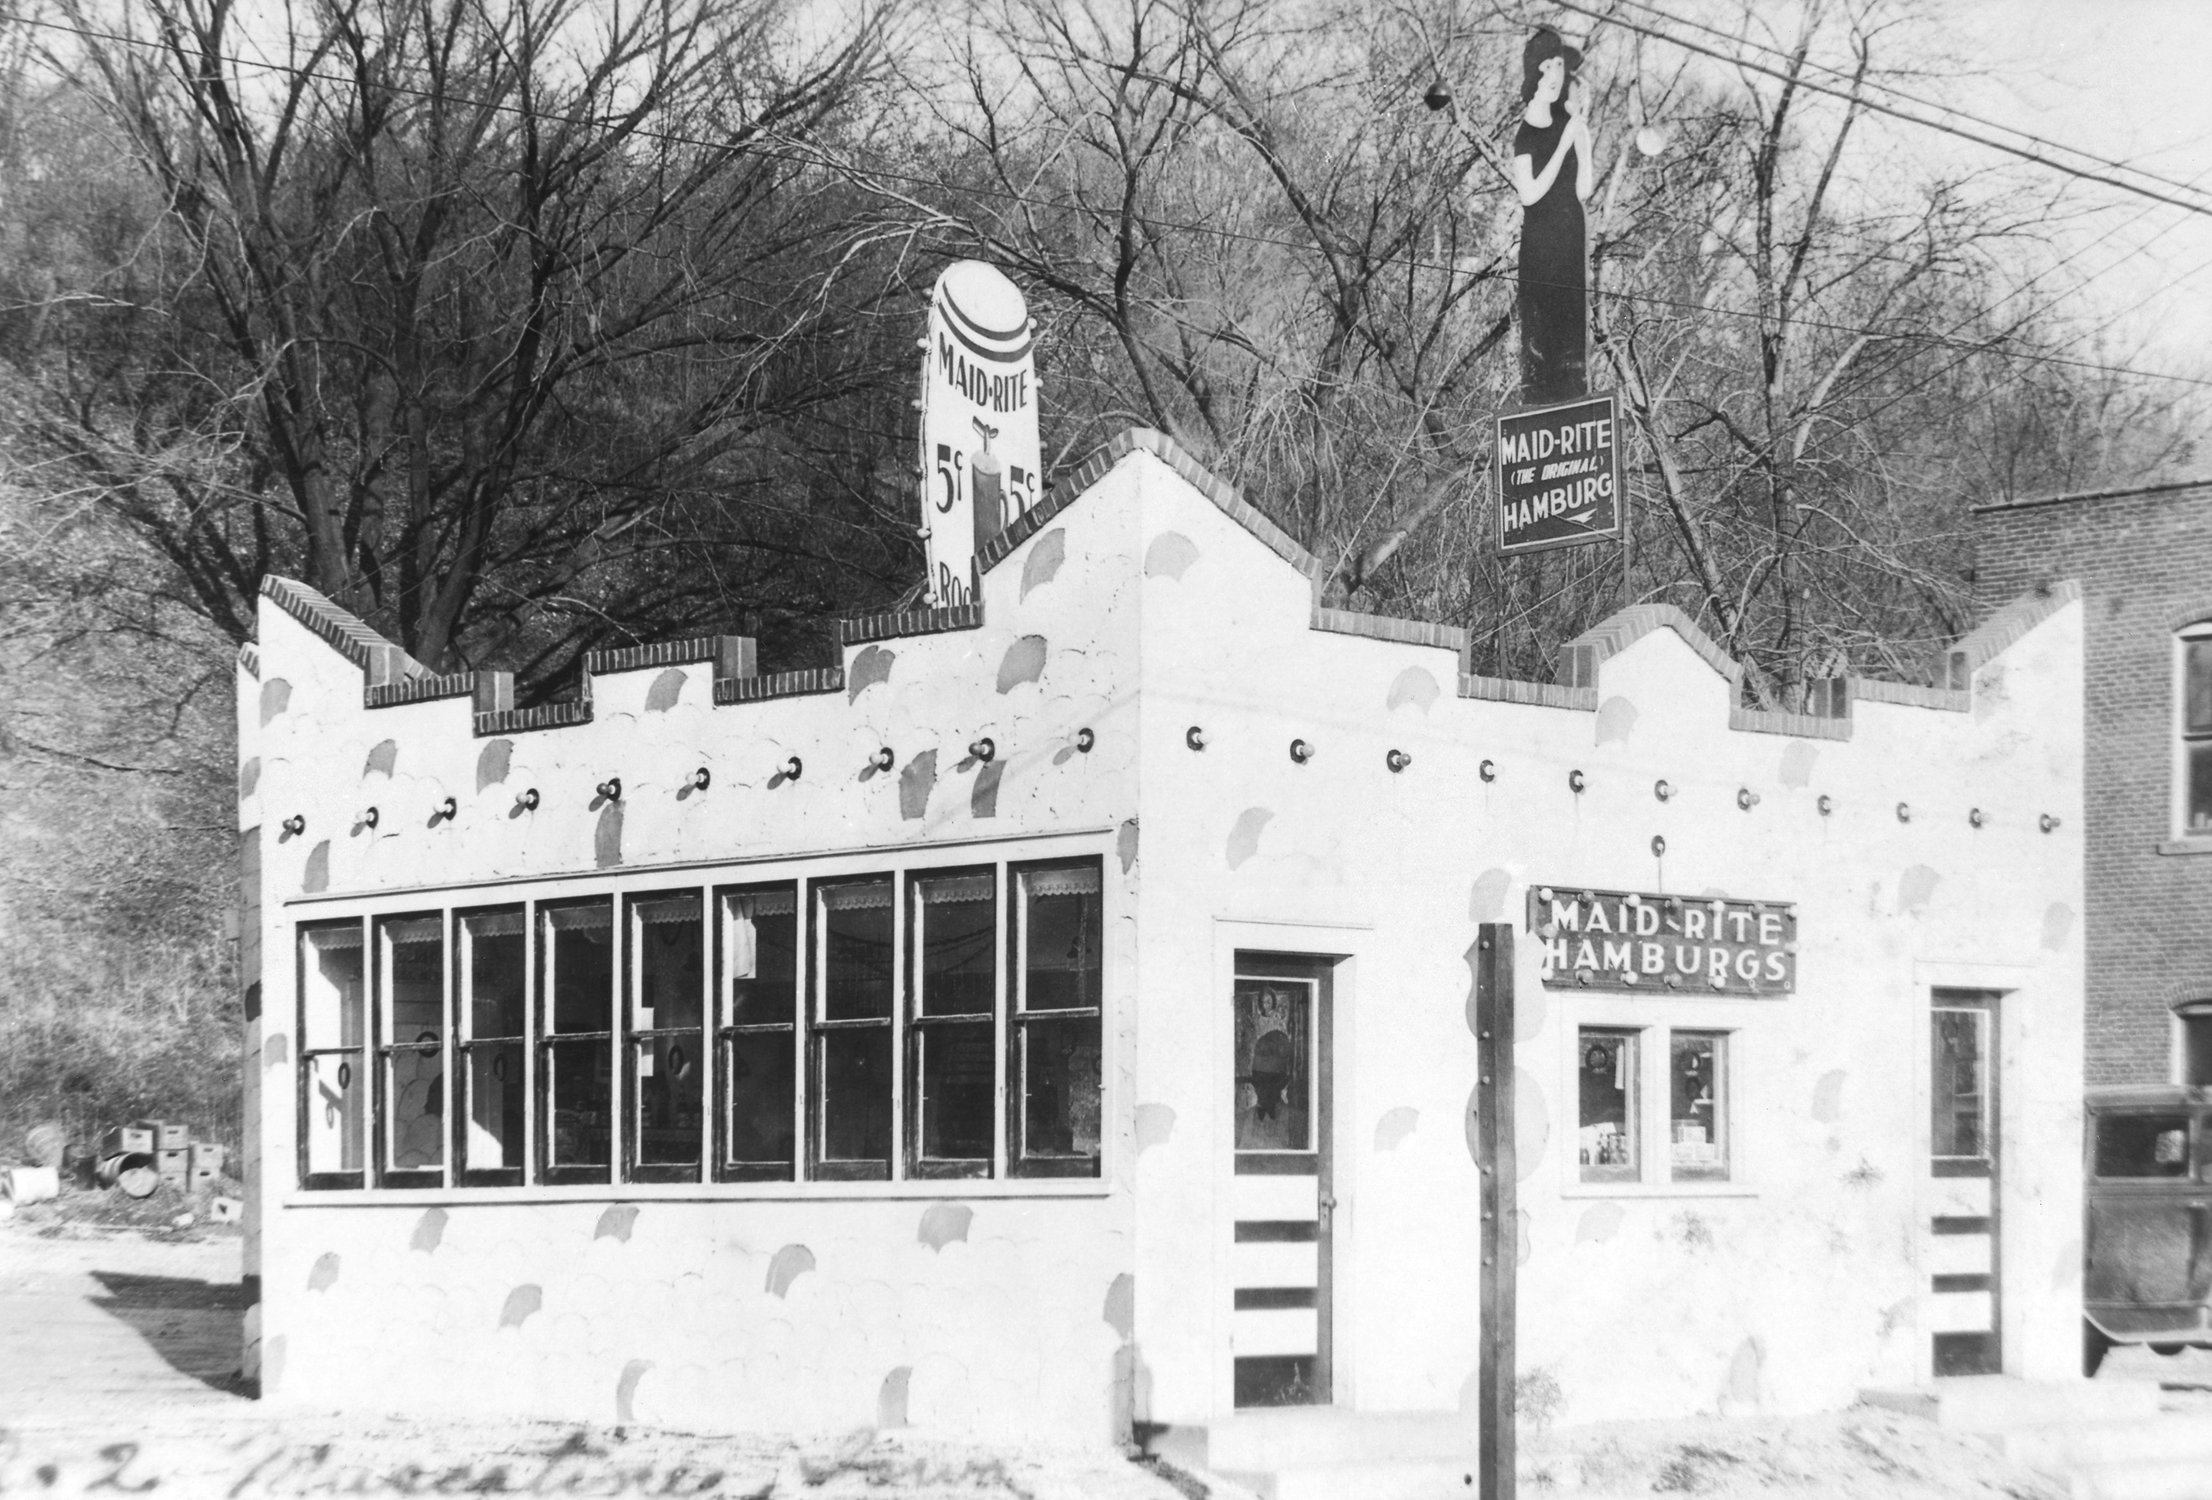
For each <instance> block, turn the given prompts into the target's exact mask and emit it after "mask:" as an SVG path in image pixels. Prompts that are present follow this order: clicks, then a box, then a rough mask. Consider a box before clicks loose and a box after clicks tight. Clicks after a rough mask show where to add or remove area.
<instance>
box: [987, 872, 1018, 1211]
mask: <svg viewBox="0 0 2212 1500" xmlns="http://www.w3.org/2000/svg"><path fill="white" fill-rule="evenodd" d="M991 881H992V883H991V889H992V891H993V892H994V893H995V896H996V900H995V902H994V905H995V906H996V908H997V910H996V912H995V913H994V917H993V921H992V924H991V928H992V931H991V943H992V947H991V951H992V952H993V953H994V954H996V955H998V959H999V961H998V962H997V963H995V964H993V965H992V966H991V967H992V969H993V970H994V971H995V972H994V974H993V977H992V984H991V1056H992V1059H993V1062H992V1069H993V1071H992V1075H991V1078H992V1088H991V1177H992V1180H993V1181H1002V1180H1004V1178H1005V1176H1006V1159H1007V1150H1006V1121H1007V1117H1008V1110H1007V1097H1008V1096H1007V1089H1008V1088H1009V1087H1010V1086H1011V1085H1012V1083H1013V1079H1012V1078H1011V1076H1010V1073H1009V1068H1008V1065H1007V1052H1006V1046H1007V1041H1008V1038H1009V1035H1010V1032H1011V1030H1012V1028H1011V1026H1010V1025H1009V1024H1008V1019H1007V1008H1008V1006H1009V1005H1010V1003H1011V998H1012V994H1013V984H1014V980H1013V979H1012V977H1011V974H1013V973H1019V972H1020V955H1018V954H1016V953H1014V952H1013V951H1012V949H1011V948H1009V947H1008V938H1009V936H1010V934H1011V933H1012V931H1013V922H1012V908H1013V904H1014V891H1013V888H1012V886H1011V884H1010V877H1009V874H1008V868H1007V864H1006V861H1004V860H1000V861H999V862H998V864H997V865H995V866H994V867H993V868H992V871H991Z"/></svg>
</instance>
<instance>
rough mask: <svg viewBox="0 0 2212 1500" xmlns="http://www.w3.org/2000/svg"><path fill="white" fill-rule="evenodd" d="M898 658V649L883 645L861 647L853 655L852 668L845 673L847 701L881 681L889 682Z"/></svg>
mask: <svg viewBox="0 0 2212 1500" xmlns="http://www.w3.org/2000/svg"><path fill="white" fill-rule="evenodd" d="M898 659H899V654H898V653H897V652H896V651H892V650H890V649H888V648H886V647H883V646H863V647H861V648H860V650H859V652H858V653H857V654H855V655H854V657H853V665H852V670H851V671H849V672H847V673H846V674H845V701H846V702H847V703H850V702H852V701H853V700H854V699H856V698H858V697H859V696H860V695H861V694H862V693H863V692H866V691H867V690H868V689H869V688H872V687H874V686H875V685H876V684H877V683H879V682H889V681H890V680H891V667H892V664H893V663H895V662H897V661H898Z"/></svg>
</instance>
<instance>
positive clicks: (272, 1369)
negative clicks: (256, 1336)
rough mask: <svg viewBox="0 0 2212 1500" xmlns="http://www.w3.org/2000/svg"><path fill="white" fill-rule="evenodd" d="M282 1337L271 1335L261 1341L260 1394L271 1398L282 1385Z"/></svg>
mask: <svg viewBox="0 0 2212 1500" xmlns="http://www.w3.org/2000/svg"><path fill="white" fill-rule="evenodd" d="M284 1355H285V1342H284V1335H283V1334H281V1333H272V1334H270V1335H269V1336H268V1337H267V1338H265V1339H263V1340H262V1341H261V1394H263V1395H264V1396H271V1395H274V1394H276V1392H277V1391H278V1390H279V1389H281V1388H282V1387H283V1385H284Z"/></svg>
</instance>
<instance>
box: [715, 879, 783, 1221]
mask: <svg viewBox="0 0 2212 1500" xmlns="http://www.w3.org/2000/svg"><path fill="white" fill-rule="evenodd" d="M720 900H721V905H722V925H721V947H720V950H719V951H720V960H719V961H720V963H721V981H720V1000H719V1002H718V1003H719V1005H720V1012H719V1018H718V1020H717V1023H716V1024H717V1026H718V1028H719V1032H720V1038H721V1044H722V1051H721V1056H720V1061H719V1063H718V1064H717V1066H718V1068H719V1070H720V1077H721V1080H722V1082H721V1090H722V1112H721V1121H722V1147H721V1151H722V1156H721V1168H720V1176H721V1177H722V1178H723V1180H724V1181H728V1182H788V1181H790V1180H791V1178H792V1176H793V1174H794V1172H795V1171H796V1169H797V1165H798V1158H797V1157H796V1155H795V1154H794V1153H793V1151H792V1149H791V1144H792V1141H793V1140H794V1139H795V1138H796V1134H797V1127H796V1124H795V1120H796V1114H795V1111H796V1108H797V1105H796V1098H797V1094H796V1086H797V1080H798V1076H799V1075H798V1052H797V1048H798V1019H799V979H798V973H799V938H798V927H799V904H798V892H797V891H796V890H795V889H794V888H793V887H791V886H789V885H763V886H745V887H741V888H739V889H735V890H724V891H722V892H721V893H720Z"/></svg>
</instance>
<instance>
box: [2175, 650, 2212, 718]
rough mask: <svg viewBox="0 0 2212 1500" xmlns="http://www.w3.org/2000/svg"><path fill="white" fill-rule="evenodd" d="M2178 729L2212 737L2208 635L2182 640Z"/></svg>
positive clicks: (2211, 666)
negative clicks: (2181, 691)
mask: <svg viewBox="0 0 2212 1500" xmlns="http://www.w3.org/2000/svg"><path fill="white" fill-rule="evenodd" d="M2181 653H2182V677H2183V682H2184V687H2183V693H2182V728H2183V730H2184V731H2185V732H2186V733H2189V734H2212V636H2206V637H2204V638H2202V639H2199V640H2193V641H2183V642H2182V643H2181Z"/></svg>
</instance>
